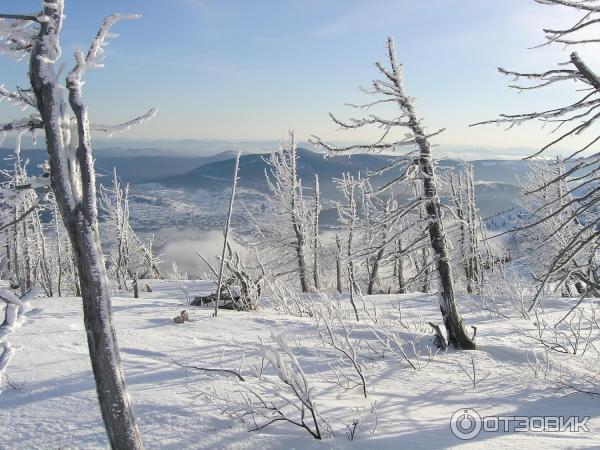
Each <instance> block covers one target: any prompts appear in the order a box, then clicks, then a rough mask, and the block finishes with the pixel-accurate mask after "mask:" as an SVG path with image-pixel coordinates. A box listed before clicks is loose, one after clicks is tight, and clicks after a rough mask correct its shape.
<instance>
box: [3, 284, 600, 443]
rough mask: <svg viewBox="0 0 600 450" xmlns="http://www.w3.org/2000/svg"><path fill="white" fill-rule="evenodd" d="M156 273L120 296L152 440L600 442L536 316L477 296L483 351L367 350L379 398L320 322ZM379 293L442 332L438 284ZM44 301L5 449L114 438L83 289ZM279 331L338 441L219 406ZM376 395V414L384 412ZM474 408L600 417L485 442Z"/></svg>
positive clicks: (145, 427) (17, 363)
mask: <svg viewBox="0 0 600 450" xmlns="http://www.w3.org/2000/svg"><path fill="white" fill-rule="evenodd" d="M146 283H148V284H149V285H150V286H151V288H152V291H153V292H142V293H141V295H142V298H140V299H133V298H120V297H116V298H114V320H115V328H116V330H117V333H118V340H119V346H120V350H121V358H122V362H123V370H124V373H125V377H126V383H127V387H128V392H129V395H130V397H131V398H132V401H133V407H134V411H135V414H136V417H137V419H138V425H139V427H140V431H141V434H142V438H143V440H144V443H145V445H146V447H147V448H166V449H181V448H194V449H214V448H228V449H254V448H261V449H270V448H273V449H274V448H296V449H331V448H333V449H342V448H361V449H397V448H423V449H427V448H431V449H440V448H447V447H453V448H469V449H470V448H533V447H536V448H544V449H552V448H567V447H568V448H598V442H600V436H599V430H600V420H599V419H598V414H597V411H598V399H597V398H592V397H589V396H586V395H584V394H571V395H564V392H562V391H558V390H555V389H553V388H550V387H549V386H548V385H547V384H546V383H545V382H544V380H542V379H535V378H534V377H533V375H532V374H531V373H530V371H529V370H528V369H527V367H528V364H527V361H528V358H531V354H532V353H531V351H532V350H534V343H533V341H531V340H527V339H525V338H524V337H523V335H522V334H521V333H519V332H517V330H516V327H517V326H518V327H521V328H525V327H526V326H527V322H526V321H524V320H520V321H518V320H515V321H510V320H506V319H500V318H495V317H490V316H488V315H483V314H482V313H480V312H477V311H476V310H475V309H473V307H472V306H471V305H470V302H467V301H465V299H463V300H462V301H461V306H462V312H463V313H464V318H465V322H466V324H467V325H475V326H477V327H478V333H477V335H478V344H479V347H480V350H478V351H475V352H455V351H449V352H448V353H446V354H438V355H437V356H436V357H435V358H434V359H433V361H432V362H431V363H430V364H429V365H428V366H427V367H425V368H423V369H422V370H421V371H414V370H412V369H411V368H410V367H409V366H408V364H406V362H404V361H401V360H398V359H394V358H391V357H386V358H385V359H383V360H381V359H379V358H376V357H374V355H373V354H368V353H364V352H363V354H364V355H366V356H369V357H370V359H366V358H365V362H364V364H365V374H366V379H367V384H368V387H369V397H368V398H366V399H365V398H363V396H362V393H361V392H360V389H354V390H351V391H345V390H343V389H341V388H339V387H338V386H337V385H335V384H332V383H331V377H332V373H333V372H332V371H331V368H330V364H335V363H336V361H337V357H336V353H335V350H333V349H331V348H329V347H325V346H323V345H322V343H321V341H320V338H319V336H318V333H317V332H316V328H315V321H314V319H313V318H310V317H292V316H289V315H283V314H279V313H278V312H276V311H275V310H274V309H272V308H271V307H268V306H264V307H262V308H261V309H259V310H258V311H256V312H235V311H226V310H222V311H220V312H219V316H218V317H217V318H213V317H211V314H212V310H211V308H210V307H208V308H205V309H201V308H194V307H191V308H188V307H186V306H185V304H184V303H183V301H182V297H183V295H182V293H181V291H180V290H179V288H178V287H177V286H176V285H175V284H173V283H171V282H168V281H141V282H140V286H141V287H142V289H141V290H144V289H143V287H145V285H146ZM186 283H187V284H188V286H187V287H188V290H189V291H190V294H191V295H199V294H207V293H210V292H212V289H214V284H213V283H211V282H206V281H201V280H194V281H188V282H186ZM341 302H342V303H344V299H342V300H341ZM366 302H367V305H368V306H367V307H368V309H369V310H370V311H371V312H372V311H374V310H373V309H372V307H373V305H376V306H377V315H378V317H379V322H380V323H379V324H378V325H377V327H378V329H382V330H391V329H393V323H394V322H393V321H392V320H391V318H392V316H395V317H396V318H397V317H398V314H399V311H400V310H399V309H398V308H397V305H401V311H402V321H404V322H406V323H412V324H413V325H412V326H414V328H415V329H416V330H419V329H422V330H423V331H424V335H425V334H427V335H429V334H430V331H429V330H427V326H426V325H424V324H426V322H427V321H428V320H433V321H435V322H436V323H439V311H438V309H437V302H436V301H435V298H433V297H428V296H426V295H424V294H406V295H395V296H386V295H380V296H372V297H366ZM30 303H31V308H32V310H31V311H30V312H29V313H28V316H27V319H26V322H25V323H24V325H23V326H22V327H20V328H18V329H17V330H15V331H14V332H13V333H12V334H11V343H12V344H13V346H14V347H15V348H18V349H19V350H18V351H16V352H15V354H14V357H13V359H12V362H11V365H10V366H9V368H8V371H7V374H8V377H9V379H10V381H11V384H12V385H14V386H15V387H16V389H15V388H12V387H5V389H4V390H3V391H2V392H1V393H0V449H30V448H44V449H45V448H65V447H68V448H73V447H76V448H106V447H107V441H106V437H105V434H104V430H103V427H102V422H101V417H100V413H99V409H98V405H97V399H96V394H95V389H94V383H93V377H92V373H91V366H90V363H89V357H88V349H87V344H86V339H85V332H84V327H83V319H82V311H81V299H78V298H50V299H48V298H37V299H32V300H30ZM346 303H347V302H346ZM545 308H546V314H550V315H552V314H555V313H558V311H563V312H564V311H565V309H564V305H562V304H560V302H559V301H558V300H556V301H552V300H548V301H547V302H546V304H545ZM183 309H187V310H188V312H189V314H190V322H186V323H184V324H181V325H177V324H174V323H173V322H172V318H173V317H175V316H176V315H178V314H179V312H180V311H181V310H183ZM361 313H362V312H361ZM388 319H390V320H388ZM367 322H369V321H367V320H364V321H362V322H360V323H358V324H356V325H354V324H353V323H350V322H349V325H352V326H353V331H352V333H353V336H354V337H355V338H361V339H363V340H365V341H368V342H370V343H371V344H374V343H375V342H376V339H375V338H374V337H373V336H372V333H371V331H372V329H373V327H374V325H368V323H367ZM371 323H372V322H371ZM271 335H275V336H277V335H284V336H285V337H286V340H287V343H288V344H289V347H290V349H291V350H292V351H293V352H294V355H295V356H296V358H297V360H298V362H299V364H300V365H301V366H302V368H303V370H304V372H305V373H306V376H307V378H308V379H309V382H310V384H311V387H312V390H311V395H312V396H313V397H314V399H315V401H316V403H317V405H318V408H319V413H320V414H321V415H322V416H323V417H324V418H326V419H327V420H328V421H329V422H330V424H331V427H332V428H333V430H334V432H335V433H336V436H335V437H332V438H328V439H325V440H324V441H322V442H319V441H316V440H314V439H313V438H312V437H311V436H310V435H309V434H308V433H307V432H306V431H305V430H302V429H300V428H297V427H294V426H292V425H290V424H286V423H283V422H277V423H275V424H273V425H271V426H269V427H267V428H265V429H264V430H262V431H260V432H248V431H247V428H246V425H244V424H242V423H240V422H236V421H234V420H233V419H231V418H230V417H227V416H223V415H222V414H221V413H220V412H219V411H218V410H217V409H215V407H214V406H213V405H211V404H210V403H209V402H207V400H206V397H205V395H203V394H204V393H207V392H213V390H214V392H216V393H219V394H222V395H225V394H227V393H231V394H232V395H233V393H234V391H236V390H239V389H240V388H241V386H242V385H243V384H244V383H251V384H250V385H251V386H257V384H255V383H256V379H255V378H254V377H253V376H252V371H251V370H250V366H251V365H252V364H253V361H255V358H256V344H258V342H259V341H258V338H259V337H261V338H262V339H263V340H264V342H265V344H273V342H274V341H273V339H272V338H271ZM253 346H254V347H253ZM242 354H244V358H243V359H244V361H245V365H244V367H243V368H242V374H243V375H244V377H245V378H246V380H247V381H246V382H238V381H236V380H235V379H234V377H227V376H221V375H219V374H214V373H202V372H198V371H188V370H186V369H184V368H181V367H179V366H177V365H176V364H175V362H178V363H183V364H189V365H196V366H203V367H213V368H218V367H219V364H221V365H222V367H223V368H228V369H238V368H239V367H240V364H241V362H242ZM471 357H474V358H475V361H476V367H477V372H478V376H479V377H480V378H481V381H480V382H479V384H477V386H476V387H475V388H473V385H472V383H471V381H470V380H469V379H468V377H467V376H466V375H465V373H463V371H462V370H461V367H460V366H463V367H468V366H469V364H471ZM555 358H563V359H561V360H559V362H561V363H563V364H565V365H568V367H569V370H570V374H572V375H573V376H577V375H581V376H583V374H584V371H583V369H582V367H581V364H579V363H577V362H575V360H572V359H571V358H574V357H569V356H567V355H560V354H556V355H555ZM555 361H556V360H555ZM578 361H579V360H578ZM317 372H318V373H317ZM319 374H320V375H319ZM273 380H274V382H275V381H277V380H276V379H273ZM373 404H375V405H376V406H375V409H376V412H377V415H376V421H375V416H374V414H372V413H371V412H370V411H371V408H372V405H373ZM462 408H473V409H475V410H476V411H478V412H479V413H480V414H481V415H482V416H490V415H502V416H507V415H514V416H522V415H551V414H556V415H560V416H591V419H590V420H589V422H588V426H589V427H590V430H591V432H589V433H584V432H581V433H569V432H564V433H559V432H545V433H543V432H536V433H532V432H530V433H515V432H508V433H502V432H499V433H483V432H482V433H481V434H480V435H479V436H478V437H477V438H475V439H474V440H472V441H461V440H459V439H457V438H456V437H454V436H453V435H452V434H451V432H450V428H449V421H450V417H451V416H452V414H453V413H454V412H455V411H457V410H460V409H462ZM357 411H358V412H357ZM359 415H360V416H362V417H363V419H362V421H361V424H362V426H363V427H364V429H361V430H359V431H357V433H356V437H355V441H354V442H350V441H349V440H348V438H347V436H346V433H345V430H346V428H345V425H346V424H350V423H352V420H353V419H354V418H356V417H358V416H359ZM375 423H376V424H377V425H376V428H375V431H374V433H373V434H371V431H372V429H373V428H374V427H375Z"/></svg>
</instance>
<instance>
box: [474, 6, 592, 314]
mask: <svg viewBox="0 0 600 450" xmlns="http://www.w3.org/2000/svg"><path fill="white" fill-rule="evenodd" d="M536 1H537V3H540V4H542V5H544V6H545V7H555V8H563V9H564V10H565V11H567V10H570V11H573V12H580V13H581V19H579V20H578V21H577V22H576V23H575V24H573V25H571V26H568V27H565V28H563V29H544V33H545V38H546V40H545V42H544V43H543V44H541V45H540V46H546V45H554V44H558V45H559V46H561V47H563V48H575V47H577V46H581V45H594V44H598V43H600V39H595V38H589V36H587V35H586V33H595V32H597V25H598V23H599V22H600V1H598V0H536ZM592 63H593V61H591V60H590V61H586V60H584V58H582V57H581V56H580V55H579V53H578V52H577V51H572V52H571V53H570V54H569V58H568V61H567V62H564V63H561V64H559V65H558V66H557V67H553V68H549V69H545V70H541V71H532V72H516V71H511V70H506V69H503V68H499V71H500V73H502V74H504V75H506V76H509V77H511V78H512V79H513V80H514V81H513V82H512V84H511V85H510V87H511V88H513V89H516V90H517V91H519V92H522V91H526V92H531V91H535V90H540V89H542V90H543V89H546V88H548V87H550V88H552V87H555V86H559V85H569V86H572V87H573V88H572V92H573V94H574V99H573V100H572V101H569V102H568V103H567V104H564V105H559V106H555V107H551V108H548V109H541V110H538V111H535V112H530V113H524V114H502V115H501V116H500V117H499V118H498V119H495V120H490V121H485V122H480V123H477V124H474V125H482V124H490V123H493V124H506V125H507V126H508V128H509V129H510V128H512V127H513V126H516V125H521V124H523V123H525V122H540V123H541V124H542V125H544V126H547V127H548V128H549V129H550V133H551V134H552V139H551V140H550V142H548V143H547V144H546V145H544V146H543V147H542V148H541V149H540V150H539V151H538V152H536V153H535V154H533V155H531V156H529V158H534V157H537V156H540V155H543V154H544V153H545V152H547V151H549V150H556V149H557V148H558V147H560V146H561V145H565V144H567V141H568V140H569V139H571V138H578V139H579V144H577V145H578V146H577V147H576V148H575V149H574V150H572V151H571V152H570V154H569V155H568V156H567V157H566V158H564V163H565V165H566V170H564V171H562V172H561V173H556V174H555V175H554V176H552V177H550V179H547V180H545V181H544V183H543V185H537V187H535V188H534V189H532V190H529V191H528V192H526V195H528V196H531V195H534V196H537V195H538V194H539V193H540V192H543V191H544V190H546V189H548V188H549V187H550V186H551V185H554V186H555V189H558V188H559V187H561V186H562V188H561V189H560V195H559V197H558V198H557V197H556V196H555V195H553V196H552V198H551V199H550V200H549V201H548V203H546V204H539V206H538V209H539V211H540V212H544V215H543V216H538V217H537V218H536V220H534V221H532V222H530V223H528V224H527V225H525V226H524V227H523V229H522V231H524V230H525V229H527V230H528V232H529V233H532V234H535V233H536V232H537V230H539V229H540V227H546V225H545V224H544V222H551V223H552V222H555V221H556V220H560V226H561V229H564V228H567V227H569V226H571V225H572V224H573V223H574V221H581V223H582V225H581V229H580V230H579V231H578V232H576V233H573V234H572V235H571V237H570V238H569V239H568V240H567V241H566V242H564V243H563V244H562V248H561V249H560V251H559V252H557V253H555V255H554V258H553V259H552V260H551V262H550V264H548V266H547V268H546V271H545V273H543V274H542V273H538V276H540V281H541V282H540V283H539V284H540V286H539V289H538V292H537V294H536V295H535V297H534V299H533V301H532V303H531V306H530V310H532V309H533V308H535V306H536V305H537V304H538V301H539V299H540V295H541V293H542V292H543V290H544V287H545V286H546V285H547V283H549V282H550V281H551V280H553V279H556V278H559V279H560V278H562V276H561V274H562V273H564V271H565V270H566V271H567V272H568V271H569V267H571V266H572V265H573V263H574V262H575V261H578V260H580V259H581V258H584V259H585V258H586V257H587V255H588V254H589V248H590V245H592V247H594V248H595V247H596V242H598V239H599V238H600V230H599V227H598V226H599V225H600V214H598V208H597V204H598V202H599V201H600V187H599V186H600V184H599V183H598V175H597V173H598V169H599V168H600V152H598V151H596V149H595V145H596V144H597V143H598V141H599V140H600V136H598V132H597V130H596V127H597V123H598V119H600V77H599V76H598V75H597V73H596V71H595V70H594V68H593V67H592V65H591V64H592ZM571 142H572V141H571ZM565 181H567V183H565ZM584 216H585V220H582V218H583V217H584ZM592 260H593V262H592V263H591V264H593V265H594V266H595V264H596V262H595V256H594V257H593V258H592ZM577 273H578V274H579V275H580V276H581V277H582V278H583V279H582V280H581V281H582V282H584V283H585V284H586V285H587V286H590V287H593V288H594V289H596V290H598V289H599V288H600V286H599V285H598V284H597V283H596V280H595V279H594V277H593V272H592V276H590V275H589V274H588V273H587V271H579V272H577Z"/></svg>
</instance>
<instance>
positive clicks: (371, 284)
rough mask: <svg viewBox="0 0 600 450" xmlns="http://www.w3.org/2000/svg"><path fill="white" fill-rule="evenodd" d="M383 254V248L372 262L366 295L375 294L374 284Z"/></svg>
mask: <svg viewBox="0 0 600 450" xmlns="http://www.w3.org/2000/svg"><path fill="white" fill-rule="evenodd" d="M384 252H385V248H384V247H382V248H381V249H380V250H379V251H378V252H377V255H375V259H374V260H373V267H372V268H371V275H370V277H369V287H368V289H367V294H369V295H373V294H374V293H375V283H376V282H377V274H378V272H379V263H380V262H381V259H382V258H383V254H384Z"/></svg>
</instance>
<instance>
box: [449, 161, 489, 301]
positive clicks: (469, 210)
mask: <svg viewBox="0 0 600 450" xmlns="http://www.w3.org/2000/svg"><path fill="white" fill-rule="evenodd" d="M447 178H448V184H449V190H450V197H451V200H452V203H453V209H454V215H455V219H456V222H458V223H457V228H458V230H457V231H458V236H457V241H458V242H457V243H456V245H455V247H457V248H458V253H459V258H460V265H461V266H462V268H463V272H464V276H465V285H466V288H467V292H468V293H469V294H479V293H480V291H481V284H482V281H483V280H482V262H481V253H480V249H479V233H478V229H479V227H478V221H479V217H478V214H477V206H476V203H475V189H474V173H473V166H472V165H471V164H468V163H463V170H462V171H460V172H459V173H458V174H456V173H453V171H452V170H450V171H448V177H447Z"/></svg>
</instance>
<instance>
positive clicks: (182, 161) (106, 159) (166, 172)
mask: <svg viewBox="0 0 600 450" xmlns="http://www.w3.org/2000/svg"><path fill="white" fill-rule="evenodd" d="M234 154H235V152H233V151H225V152H221V153H218V154H216V155H212V156H167V155H156V156H153V155H144V156H131V155H130V154H129V152H128V151H127V149H123V151H122V156H115V155H114V154H111V153H107V154H104V152H103V151H98V152H95V155H94V156H95V161H96V174H97V176H98V180H99V182H100V183H106V182H105V181H104V180H103V178H104V177H106V176H112V172H113V168H116V169H117V174H118V175H119V178H120V179H121V180H122V181H124V182H126V183H132V184H134V183H143V182H146V181H150V180H153V179H155V178H157V177H163V176H171V175H176V174H181V173H185V172H187V171H188V170H190V168H191V167H198V166H200V165H202V164H208V163H212V162H216V161H222V160H227V159H232V158H233V156H234ZM13 155H14V151H13V150H11V149H4V148H3V149H0V169H10V168H11V165H12V162H11V158H12V156H13ZM21 158H22V160H23V161H25V160H29V165H28V170H29V172H30V173H33V174H35V173H38V171H39V170H38V168H37V166H39V165H40V164H41V163H43V162H44V161H46V160H47V159H48V156H47V154H46V152H45V151H44V150H42V149H27V150H22V151H21Z"/></svg>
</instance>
